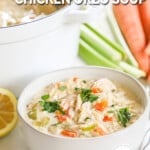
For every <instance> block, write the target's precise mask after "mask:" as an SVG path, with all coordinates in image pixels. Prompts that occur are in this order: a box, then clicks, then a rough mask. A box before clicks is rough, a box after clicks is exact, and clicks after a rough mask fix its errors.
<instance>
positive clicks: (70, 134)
mask: <svg viewBox="0 0 150 150" xmlns="http://www.w3.org/2000/svg"><path fill="white" fill-rule="evenodd" d="M61 134H62V135H63V136H68V137H77V135H78V134H77V132H75V131H70V130H63V131H62V132H61Z"/></svg>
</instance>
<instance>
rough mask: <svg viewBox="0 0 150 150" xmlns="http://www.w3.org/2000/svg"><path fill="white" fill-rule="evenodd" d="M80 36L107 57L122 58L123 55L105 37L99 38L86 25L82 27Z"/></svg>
mask: <svg viewBox="0 0 150 150" xmlns="http://www.w3.org/2000/svg"><path fill="white" fill-rule="evenodd" d="M80 37H81V38H82V39H83V40H84V41H86V42H87V43H88V44H89V45H90V46H91V47H93V48H94V49H95V50H96V51H97V52H98V53H100V54H102V55H103V56H105V57H107V58H108V59H110V60H112V61H120V60H122V55H121V53H119V52H118V51H116V50H115V49H114V48H113V47H111V46H110V45H109V44H108V43H106V42H105V41H104V40H103V39H101V38H99V37H98V36H97V35H96V34H95V33H94V32H92V31H91V30H90V29H89V28H87V27H86V26H85V25H82V27H81V34H80Z"/></svg>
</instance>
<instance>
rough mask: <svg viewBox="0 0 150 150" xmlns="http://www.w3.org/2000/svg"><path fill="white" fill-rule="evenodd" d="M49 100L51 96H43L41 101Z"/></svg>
mask: <svg viewBox="0 0 150 150" xmlns="http://www.w3.org/2000/svg"><path fill="white" fill-rule="evenodd" d="M49 98H50V96H49V94H47V95H43V96H41V99H42V100H44V101H46V100H47V99H49Z"/></svg>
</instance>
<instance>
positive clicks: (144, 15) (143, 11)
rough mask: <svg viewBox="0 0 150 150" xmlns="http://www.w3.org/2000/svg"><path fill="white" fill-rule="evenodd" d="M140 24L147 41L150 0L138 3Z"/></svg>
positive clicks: (149, 28)
mask: <svg viewBox="0 0 150 150" xmlns="http://www.w3.org/2000/svg"><path fill="white" fill-rule="evenodd" d="M139 11H140V16H141V20H142V25H143V28H144V32H145V35H146V39H147V41H148V40H150V0H145V1H143V3H142V4H141V5H139Z"/></svg>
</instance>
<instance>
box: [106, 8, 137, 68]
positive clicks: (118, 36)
mask: <svg viewBox="0 0 150 150" xmlns="http://www.w3.org/2000/svg"><path fill="white" fill-rule="evenodd" d="M122 19H123V18H122ZM107 20H108V22H109V25H110V27H111V30H112V32H113V34H114V35H115V39H116V41H117V42H118V43H119V44H120V45H121V46H122V47H123V49H124V51H125V53H126V55H127V56H128V59H127V62H128V63H130V64H131V65H133V66H135V67H138V63H137V61H136V59H135V58H134V56H133V55H132V53H131V51H130V49H129V47H128V45H127V44H126V41H125V40H124V38H123V35H122V33H121V31H120V28H119V26H118V24H117V21H116V18H115V16H114V13H113V11H112V9H107Z"/></svg>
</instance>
